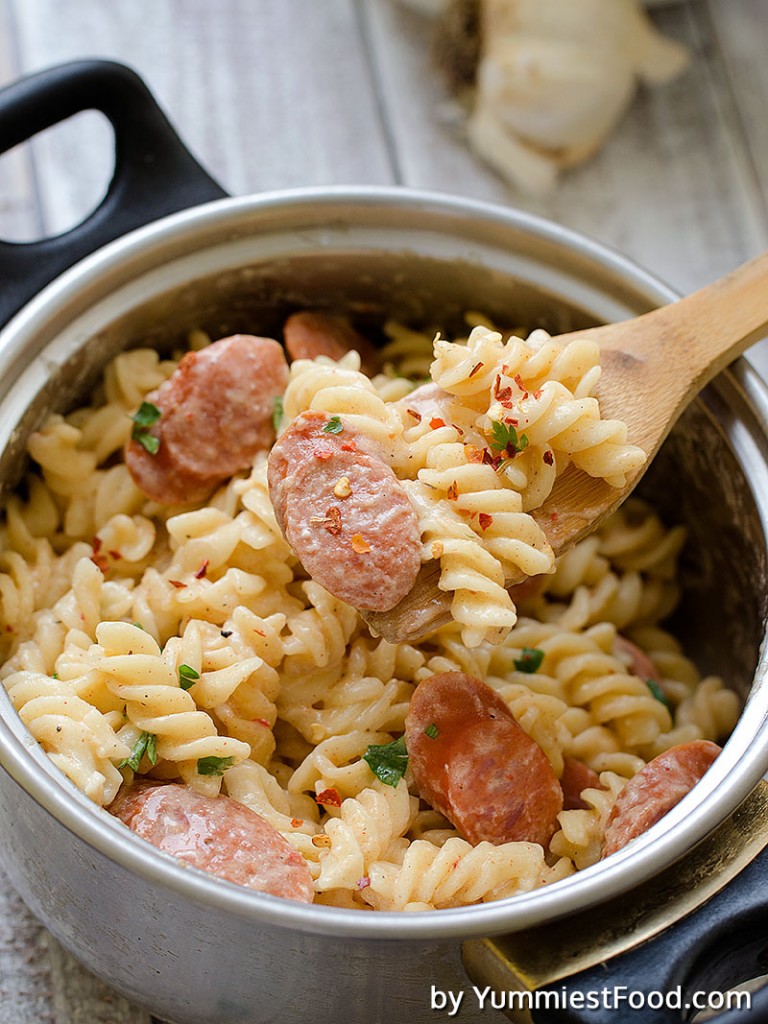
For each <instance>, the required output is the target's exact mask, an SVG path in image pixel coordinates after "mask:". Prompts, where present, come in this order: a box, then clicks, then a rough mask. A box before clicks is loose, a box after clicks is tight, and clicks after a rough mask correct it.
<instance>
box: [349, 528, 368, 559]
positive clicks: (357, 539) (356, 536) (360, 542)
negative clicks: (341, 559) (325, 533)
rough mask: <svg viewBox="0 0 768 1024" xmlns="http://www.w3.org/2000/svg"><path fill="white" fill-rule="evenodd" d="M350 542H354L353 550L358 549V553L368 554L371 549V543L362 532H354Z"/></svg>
mask: <svg viewBox="0 0 768 1024" xmlns="http://www.w3.org/2000/svg"><path fill="white" fill-rule="evenodd" d="M350 543H351V544H352V550H353V551H356V552H357V554H358V555H367V554H368V552H369V551H370V550H371V545H370V544H369V543H368V541H367V540H366V539H365V537H364V536H363V535H362V533H353V534H352V540H351V541H350Z"/></svg>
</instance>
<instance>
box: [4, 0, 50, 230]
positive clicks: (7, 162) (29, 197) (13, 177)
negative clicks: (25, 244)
mask: <svg viewBox="0 0 768 1024" xmlns="http://www.w3.org/2000/svg"><path fill="white" fill-rule="evenodd" d="M19 74H20V65H19V61H18V54H17V52H16V38H15V33H14V24H13V19H12V11H11V8H10V0H0V86H3V85H6V84H7V83H8V82H11V81H13V80H14V79H15V78H17V77H18V75H19ZM41 234H42V224H41V223H40V206H39V202H38V195H37V189H36V183H35V177H34V172H33V168H32V154H31V149H30V147H25V148H18V149H15V150H13V151H12V152H11V153H8V154H6V155H5V156H3V157H0V238H4V239H8V240H9V241H12V242H21V241H28V240H31V239H33V238H39V237H40V235H41Z"/></svg>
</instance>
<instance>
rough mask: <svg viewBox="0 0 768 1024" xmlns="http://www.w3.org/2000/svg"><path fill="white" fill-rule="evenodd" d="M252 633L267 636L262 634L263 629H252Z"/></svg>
mask: <svg viewBox="0 0 768 1024" xmlns="http://www.w3.org/2000/svg"><path fill="white" fill-rule="evenodd" d="M253 632H254V633H257V634H258V635H259V636H266V635H267V634H266V633H265V632H264V630H263V629H254V631H253Z"/></svg>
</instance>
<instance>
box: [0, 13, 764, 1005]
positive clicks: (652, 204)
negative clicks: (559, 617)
mask: <svg viewBox="0 0 768 1024" xmlns="http://www.w3.org/2000/svg"><path fill="white" fill-rule="evenodd" d="M654 17H655V18H656V21H657V22H658V24H659V25H660V27H661V28H662V29H663V30H664V31H665V32H667V33H668V34H669V35H671V36H674V37H675V38H677V39H679V40H681V41H683V42H684V43H686V45H687V46H688V47H690V49H691V50H692V52H693V54H694V60H693V64H692V66H691V68H690V69H689V70H688V71H687V72H686V74H685V75H684V76H682V77H681V78H680V79H679V80H677V81H676V82H674V83H672V84H671V85H669V86H666V87H664V88H660V89H655V90H652V91H651V90H642V91H641V92H640V93H639V95H638V97H637V99H636V101H635V103H634V105H633V107H632V109H631V111H630V113H629V115H628V116H627V118H626V119H625V120H624V122H623V123H622V125H621V127H620V128H619V130H618V131H617V132H616V134H615V135H614V136H613V137H612V138H611V139H610V141H609V143H608V145H607V146H606V147H605V148H604V150H603V151H602V152H601V153H600V154H599V155H598V157H597V158H596V159H595V160H593V161H592V162H591V163H589V164H588V165H586V166H584V167H583V168H580V169H578V170H575V171H573V172H570V173H569V174H567V175H566V176H565V177H563V179H562V182H561V185H560V187H559V188H558V190H557V192H556V193H555V194H554V195H552V196H551V197H548V198H546V199H544V200H541V199H536V200H533V199H531V198H530V197H527V196H525V195H521V194H519V193H516V192H514V191H513V190H512V189H511V188H509V187H508V186H506V185H505V184H504V183H503V182H502V181H501V180H500V179H498V178H497V177H496V176H495V175H494V174H493V173H492V172H490V171H488V170H486V169H485V168H484V167H483V166H482V165H480V164H479V163H478V162H477V160H476V159H475V158H474V157H473V156H472V154H471V153H470V152H469V151H468V150H467V149H466V148H465V146H464V144H463V142H462V140H461V138H460V136H459V134H458V133H457V131H456V128H455V127H454V126H453V125H452V123H451V121H450V119H448V118H446V117H445V104H446V96H445V92H444V88H443V83H442V81H441V79H440V77H439V75H437V74H436V73H435V72H434V70H433V69H432V68H431V66H430V60H429V52H430V38H431V25H430V23H429V22H428V21H427V20H426V19H424V18H422V17H420V16H419V15H417V14H415V13H413V12H412V11H408V10H405V9H403V8H401V7H399V6H398V5H397V3H396V2H395V0H217V2H215V3H211V2H210V0H126V2H120V3H118V2H115V0H113V2H105V0H66V2H64V3H62V2H61V0H0V84H5V83H6V82H8V81H11V80H12V79H14V78H16V77H17V76H19V75H21V74H23V73H25V72H29V71H34V70H38V69H40V68H44V67H47V66H49V65H51V64H54V63H58V62H61V61H65V60H71V59H74V58H78V57H109V58H114V59H117V60H121V61H124V62H126V63H129V64H130V65H132V66H133V67H134V68H136V70H138V71H139V72H140V74H141V75H142V76H143V77H144V78H145V80H146V81H147V83H148V84H149V86H150V88H151V89H152V90H153V92H154V93H155V95H156V96H157V97H158V99H159V101H160V103H161V104H162V105H163V106H164V108H165V109H166V111H167V112H168V114H169V116H170V118H171V120H172V121H173V122H174V123H175V125H176V126H177V128H178V130H179V132H180V134H181V136H182V138H183V139H184V140H185V141H186V142H187V144H188V145H189V146H190V148H191V149H192V150H193V152H194V153H195V154H196V155H197V156H198V158H199V159H200V160H201V162H202V163H203V164H204V166H206V167H207V168H208V170H209V171H210V172H211V173H212V174H213V175H214V177H216V178H217V179H218V180H219V181H220V182H221V184H222V185H223V186H224V187H225V188H226V189H227V190H228V191H229V192H231V193H233V194H242V193H247V192H259V191H263V190H266V189H274V188H286V187H293V186H302V185H326V184H349V183H365V184H387V185H391V184H399V185H409V186H416V187H423V188H434V189H440V190H443V191H448V192H454V193H458V194H462V195H467V196H472V197H476V198H481V199H486V200H493V201H496V202H499V203H503V204H508V205H516V206H520V207H523V208H524V209H527V210H531V211H533V212H536V213H540V214H544V215H546V216H548V217H551V218H553V219H554V220H557V221H559V222H561V223H563V224H566V225H568V226H570V227H573V228H577V229H579V230H581V231H584V232H586V233H587V234H589V235H591V236H592V237H594V238H597V239H599V240H600V241H603V242H606V243H608V244H610V245H612V246H614V247H616V248H618V249H620V250H621V251H622V252H624V253H625V254H627V255H628V256H630V257H632V258H633V259H635V260H636V261H637V262H639V263H640V264H642V265H643V266H645V267H646V268H648V269H649V270H651V271H653V272H654V273H656V274H658V275H659V276H660V277H662V278H664V279H665V280H666V281H668V282H669V283H670V284H672V285H673V286H675V287H676V288H678V289H679V290H681V291H689V290H691V289H693V288H695V287H697V286H699V285H702V284H705V283H706V282H707V281H709V280H711V279H713V278H715V277H717V276H718V275H720V274H722V273H724V272H725V271H727V270H729V269H730V268H732V267H734V266H736V265H737V264H738V263H739V262H741V261H743V260H745V259H747V258H748V257H750V256H752V255H754V254H756V253H757V252H759V251H761V250H762V249H765V248H768V118H766V113H765V112H766V109H768V61H766V59H765V49H766V40H768V0H687V2H686V0H682V2H680V3H677V4H672V5H670V6H668V7H664V9H663V10H658V11H656V12H655V14H654ZM110 173H111V131H110V129H109V128H108V126H107V124H106V122H105V121H104V120H103V119H102V118H101V116H100V115H97V114H88V113H86V114H82V115H79V116H78V117H77V118H75V119H73V121H72V122H71V123H70V124H68V125H66V126H64V127H59V128H55V129H52V130H51V131H49V132H46V133H45V134H44V135H42V136H40V137H39V138H38V139H37V140H36V141H35V143H34V144H32V145H31V146H26V147H22V148H20V149H19V150H16V151H14V152H13V153H11V154H8V155H7V156H5V157H3V158H2V159H1V160H0V237H3V238H10V239H14V240H28V239H31V238H35V237H40V236H42V235H46V234H52V233H55V232H58V231H61V230H63V229H65V228H68V227H70V226H72V225H74V224H75V223H77V222H78V221H79V220H80V219H81V218H82V216H83V215H84V214H86V213H87V212H88V211H89V210H90V209H91V208H92V207H93V206H94V205H95V203H96V201H97V199H98V198H99V196H100V194H101V193H102V192H103V189H104V188H105V187H106V184H107V182H108V179H109V176H110ZM0 286H1V283H0ZM752 358H753V360H754V361H755V363H756V364H757V365H758V367H759V368H760V369H761V371H762V372H764V373H767V374H768V349H766V347H765V345H762V346H759V347H758V349H757V350H756V352H755V353H754V355H753V357H752ZM0 827H7V825H6V824H5V823H2V822H0ZM149 1021H150V1018H149V1017H148V1015H147V1014H145V1013H144V1012H142V1011H140V1010H138V1009H136V1008H134V1007H132V1006H130V1005H129V1004H128V1003H127V1002H125V1001H124V1000H123V999H121V998H120V997H118V996H116V995H115V994H114V993H112V992H111V991H110V990H109V989H108V988H107V986H105V985H103V984H102V983H101V982H99V981H97V980H96V979H94V978H93V977H92V976H91V975H90V974H88V973H87V972H86V971H84V970H83V969H81V968H80V967H79V966H78V965H77V964H76V963H75V961H73V960H72V959H71V958H70V957H69V956H68V954H66V953H65V952H64V951H63V950H62V949H61V948H60V947H59V946H58V944H57V943H56V941H55V940H54V939H53V938H52V937H51V936H50V935H49V934H48V933H47V932H46V931H45V929H43V928H42V927H41V926H40V925H38V924H37V923H36V922H35V920H34V919H33V918H32V917H31V916H30V915H29V913H28V912H27V911H26V909H25V908H24V906H23V905H22V904H21V902H20V900H19V899H18V898H17V897H16V896H15V894H14V893H13V891H12V890H11V889H10V887H9V886H8V884H7V883H6V882H5V881H4V878H3V876H2V875H1V874H0V1024H49V1022H50V1024H102V1022H103V1024H149ZM211 1024H216V1022H211ZM286 1024H293V1022H286Z"/></svg>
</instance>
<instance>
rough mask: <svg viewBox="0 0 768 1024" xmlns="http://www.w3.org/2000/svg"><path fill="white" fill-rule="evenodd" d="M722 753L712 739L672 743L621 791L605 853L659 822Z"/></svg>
mask: <svg viewBox="0 0 768 1024" xmlns="http://www.w3.org/2000/svg"><path fill="white" fill-rule="evenodd" d="M719 753H720V747H718V745H717V744H716V743H710V742H709V740H693V742H691V743H681V744H680V745H679V746H677V747H670V749H669V750H665V751H664V753H663V754H659V755H658V756H657V757H654V759H653V760H652V761H649V762H648V764H647V765H646V766H645V767H644V768H641V769H640V771H639V772H638V773H637V775H635V776H633V777H632V778H631V779H630V780H629V782H628V783H627V784H626V786H625V787H624V789H622V791H621V792H620V793H619V795H618V797H617V799H616V803H615V804H614V805H613V809H612V811H611V815H610V817H609V818H608V826H607V828H606V830H605V838H604V840H603V852H602V855H603V857H609V856H610V855H611V854H612V853H616V851H617V850H620V849H621V848H622V846H626V845H627V843H628V842H630V841H631V840H632V839H636V838H637V837H638V836H639V835H642V834H643V832H647V831H648V829H649V828H650V827H651V826H652V825H655V824H656V822H657V821H659V820H660V819H661V818H663V817H664V815H665V814H666V813H667V812H668V811H671V810H672V808H673V807H674V806H675V804H679V803H680V801H681V800H682V799H683V797H684V796H686V795H687V794H688V793H690V791H691V790H692V789H693V787H694V786H695V785H696V783H697V782H698V781H699V780H700V779H701V778H702V776H703V775H704V773H705V772H706V771H707V769H708V768H709V766H710V765H711V764H712V762H713V761H714V760H715V758H716V757H717V755H718V754H719Z"/></svg>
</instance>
